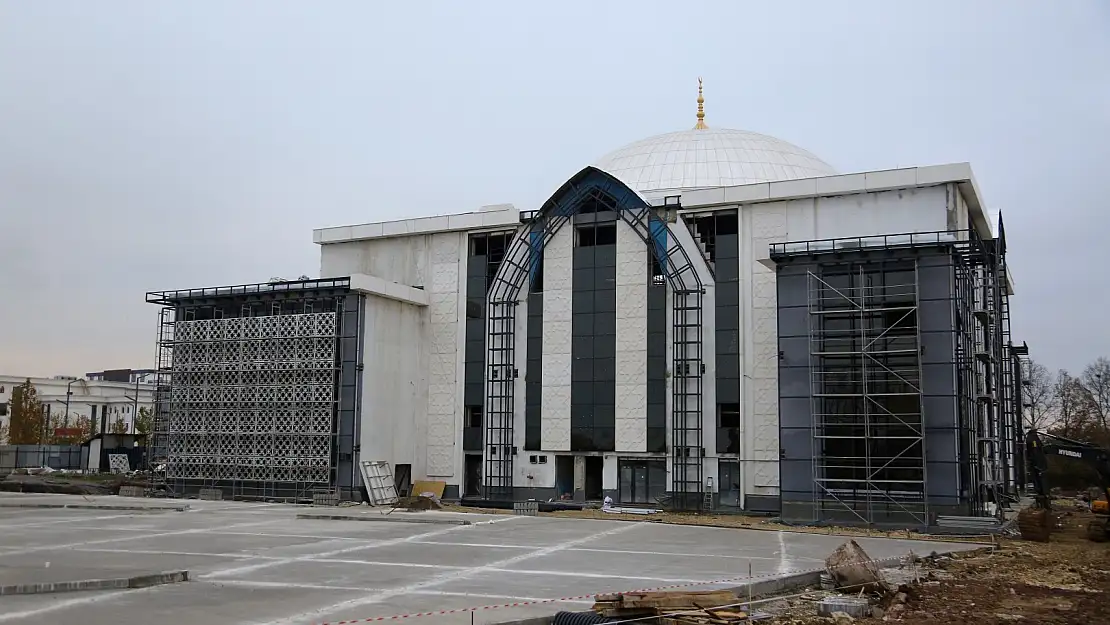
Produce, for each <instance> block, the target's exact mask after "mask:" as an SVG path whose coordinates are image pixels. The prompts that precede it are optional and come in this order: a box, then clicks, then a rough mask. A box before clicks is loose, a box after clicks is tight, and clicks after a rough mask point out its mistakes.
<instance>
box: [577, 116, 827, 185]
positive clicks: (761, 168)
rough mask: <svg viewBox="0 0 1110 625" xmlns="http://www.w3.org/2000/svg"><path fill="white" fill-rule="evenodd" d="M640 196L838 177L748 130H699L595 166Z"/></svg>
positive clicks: (659, 139) (648, 142) (647, 143)
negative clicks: (684, 190) (663, 192)
mask: <svg viewBox="0 0 1110 625" xmlns="http://www.w3.org/2000/svg"><path fill="white" fill-rule="evenodd" d="M594 166H595V167H597V168H598V169H600V170H602V171H605V172H608V173H610V174H612V175H614V176H616V177H617V178H618V179H620V180H621V181H622V182H624V183H625V184H626V185H628V186H629V187H630V188H632V189H633V190H635V191H639V192H641V193H650V192H653V191H677V190H681V189H703V188H707V187H724V186H730V185H738V184H749V183H753V182H769V181H773V180H792V179H795V178H813V177H816V176H831V175H835V174H836V171H835V170H834V169H833V168H832V166H830V165H829V164H828V163H826V162H825V161H822V160H821V159H819V158H817V157H816V156H814V155H813V154H810V153H809V152H807V151H805V150H803V149H802V148H799V147H798V146H796V145H793V144H790V143H787V142H786V141H783V140H781V139H776V138H774V137H768V136H767V135H761V134H758V133H754V132H748V131H746V130H728V129H713V128H700V129H692V130H682V131H679V132H670V133H667V134H664V135H657V136H654V137H648V138H647V139H642V140H640V141H637V142H635V143H631V144H629V145H626V146H624V147H623V148H620V149H619V150H616V151H613V152H610V153H609V154H606V155H605V156H603V157H601V158H600V159H599V160H598V161H597V162H596V163H595V164H594Z"/></svg>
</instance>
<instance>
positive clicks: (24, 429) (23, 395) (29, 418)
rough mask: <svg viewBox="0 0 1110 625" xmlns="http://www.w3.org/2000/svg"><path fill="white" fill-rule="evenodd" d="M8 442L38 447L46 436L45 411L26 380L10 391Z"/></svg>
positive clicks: (32, 386) (35, 392)
mask: <svg viewBox="0 0 1110 625" xmlns="http://www.w3.org/2000/svg"><path fill="white" fill-rule="evenodd" d="M10 412H11V420H10V421H9V425H8V440H9V442H10V443H11V444H12V445H38V444H41V443H42V442H43V439H44V438H45V436H46V429H45V428H46V410H45V409H44V408H43V405H42V401H41V400H39V393H38V391H37V390H36V389H35V387H34V385H32V384H31V380H30V379H28V380H27V381H26V382H24V383H23V384H20V385H19V386H17V387H15V388H13V389H12V401H11V410H10Z"/></svg>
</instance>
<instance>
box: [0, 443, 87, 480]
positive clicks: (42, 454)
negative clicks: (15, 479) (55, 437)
mask: <svg viewBox="0 0 1110 625" xmlns="http://www.w3.org/2000/svg"><path fill="white" fill-rule="evenodd" d="M81 451H82V450H81V446H80V445H0V473H11V472H12V471H14V470H16V469H35V468H39V467H50V468H51V469H55V470H61V469H72V470H79V469H81V468H83V465H84V463H83V462H82V461H81ZM85 453H86V454H87V453H88V449H87V448H86V450H85Z"/></svg>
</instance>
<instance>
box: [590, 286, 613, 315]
mask: <svg viewBox="0 0 1110 625" xmlns="http://www.w3.org/2000/svg"><path fill="white" fill-rule="evenodd" d="M594 312H595V313H613V315H614V317H615V316H616V312H617V290H616V288H612V289H608V290H605V291H594Z"/></svg>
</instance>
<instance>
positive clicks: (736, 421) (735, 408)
mask: <svg viewBox="0 0 1110 625" xmlns="http://www.w3.org/2000/svg"><path fill="white" fill-rule="evenodd" d="M717 427H722V428H738V427H740V404H718V405H717Z"/></svg>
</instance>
